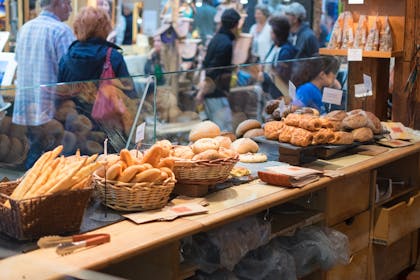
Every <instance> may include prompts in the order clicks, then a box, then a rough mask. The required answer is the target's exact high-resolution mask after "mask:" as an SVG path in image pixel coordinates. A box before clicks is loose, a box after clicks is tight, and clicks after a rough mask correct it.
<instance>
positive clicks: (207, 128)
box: [189, 121, 220, 142]
mask: <svg viewBox="0 0 420 280" xmlns="http://www.w3.org/2000/svg"><path fill="white" fill-rule="evenodd" d="M219 135H220V128H219V126H218V125H217V124H215V123H214V122H212V121H204V122H201V123H199V124H197V125H195V126H194V127H193V128H192V129H191V131H190V135H189V139H190V141H192V142H195V141H197V140H198V139H201V138H214V137H216V136H219Z"/></svg>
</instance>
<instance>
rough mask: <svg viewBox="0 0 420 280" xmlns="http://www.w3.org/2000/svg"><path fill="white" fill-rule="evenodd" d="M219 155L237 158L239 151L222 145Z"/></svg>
mask: <svg viewBox="0 0 420 280" xmlns="http://www.w3.org/2000/svg"><path fill="white" fill-rule="evenodd" d="M219 155H220V157H222V158H235V157H237V156H238V153H237V152H236V151H234V150H231V149H226V148H225V147H220V148H219Z"/></svg>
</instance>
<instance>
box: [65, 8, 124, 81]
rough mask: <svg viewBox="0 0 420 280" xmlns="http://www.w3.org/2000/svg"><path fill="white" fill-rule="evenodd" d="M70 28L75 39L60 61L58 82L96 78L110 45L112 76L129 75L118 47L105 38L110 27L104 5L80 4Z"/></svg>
mask: <svg viewBox="0 0 420 280" xmlns="http://www.w3.org/2000/svg"><path fill="white" fill-rule="evenodd" d="M73 28H74V33H75V34H76V37H77V40H76V41H74V42H73V43H72V44H71V46H70V47H69V49H68V52H67V54H66V55H65V56H64V57H63V58H62V59H61V61H60V65H59V74H58V82H72V81H85V80H97V79H99V78H100V76H101V73H102V68H103V65H104V62H105V58H106V55H107V51H108V49H109V48H111V56H110V60H111V65H112V69H113V70H114V73H115V76H116V77H127V76H129V74H128V70H127V65H126V64H125V61H124V58H123V56H122V54H121V53H120V52H119V50H121V49H120V48H119V47H118V46H117V45H115V44H113V43H111V42H108V41H107V40H106V37H107V36H108V34H109V32H110V30H112V27H111V21H110V18H109V16H108V14H107V13H106V12H105V11H104V10H103V9H99V8H93V7H85V8H83V9H82V10H81V11H80V12H79V14H78V15H77V17H76V19H75V21H74V23H73Z"/></svg>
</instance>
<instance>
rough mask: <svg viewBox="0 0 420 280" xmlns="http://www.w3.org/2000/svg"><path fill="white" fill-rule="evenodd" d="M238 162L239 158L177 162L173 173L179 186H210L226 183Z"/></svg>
mask: <svg viewBox="0 0 420 280" xmlns="http://www.w3.org/2000/svg"><path fill="white" fill-rule="evenodd" d="M238 161H239V156H237V157H234V158H222V159H216V160H210V161H209V160H197V161H194V160H177V161H175V166H174V169H173V172H174V174H175V178H176V180H177V184H178V183H179V184H184V185H209V186H210V185H215V184H218V183H222V182H224V181H226V180H227V178H228V177H229V173H230V171H231V170H232V168H233V167H234V166H235V164H236V163H237V162H238Z"/></svg>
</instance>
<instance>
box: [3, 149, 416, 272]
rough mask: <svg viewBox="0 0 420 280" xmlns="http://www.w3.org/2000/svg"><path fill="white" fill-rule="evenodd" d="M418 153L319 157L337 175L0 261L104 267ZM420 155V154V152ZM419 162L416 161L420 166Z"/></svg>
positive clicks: (14, 267) (213, 202)
mask: <svg viewBox="0 0 420 280" xmlns="http://www.w3.org/2000/svg"><path fill="white" fill-rule="evenodd" d="M419 152H420V143H416V144H414V145H411V146H408V147H404V148H399V149H389V150H387V151H385V152H383V153H381V154H379V155H376V156H367V155H359V154H356V155H351V156H346V157H342V158H338V159H334V160H329V161H321V160H318V161H316V162H314V163H312V164H310V165H309V167H313V168H317V169H323V170H327V169H330V170H337V171H339V173H340V174H341V176H339V177H334V178H329V177H323V178H321V179H320V180H319V181H317V182H314V183H311V184H308V185H306V186H305V187H303V188H295V189H287V188H282V187H275V186H270V185H267V184H265V183H262V182H261V181H260V180H254V181H252V182H249V183H246V184H242V185H238V186H233V187H230V188H227V189H224V190H221V191H218V192H215V193H212V194H209V195H208V196H207V197H206V198H205V199H206V200H207V201H208V202H209V205H208V209H209V212H208V213H207V214H202V215H197V216H189V217H184V218H180V219H177V220H175V221H172V222H154V223H148V224H142V225H135V224H134V223H131V222H129V221H122V222H119V223H116V224H113V225H110V226H107V227H104V228H102V229H99V230H97V231H96V232H100V233H110V234H111V242H110V243H107V244H103V245H100V246H97V247H93V248H89V249H86V250H81V251H78V252H76V253H74V254H71V255H68V256H64V257H61V256H58V255H57V254H56V253H55V252H54V250H53V249H42V250H35V251H32V252H29V253H26V254H21V255H18V256H14V257H10V258H6V259H3V260H2V261H0V274H1V275H2V277H3V278H4V279H23V278H26V279H31V278H37V279H39V278H42V279H44V278H52V277H57V276H59V275H77V274H74V273H75V272H80V270H82V269H100V268H103V267H106V266H108V265H110V264H112V263H115V262H118V261H122V260H124V259H129V258H130V257H132V256H135V255H138V254H141V253H143V252H146V251H148V250H151V249H153V248H157V247H161V246H163V245H166V244H170V243H172V242H176V241H177V240H179V239H181V238H183V237H186V236H189V235H192V234H195V233H197V232H200V231H207V230H209V229H212V228H215V227H218V226H220V225H223V224H226V223H228V222H230V221H233V220H237V219H240V218H241V217H244V216H247V215H251V214H254V213H258V212H260V211H263V210H265V209H267V208H270V207H272V206H275V205H279V204H282V203H285V202H287V201H290V200H292V199H295V198H299V197H302V196H305V195H307V194H309V193H311V192H314V191H317V190H321V189H323V188H326V186H331V185H334V184H330V183H334V182H335V181H338V180H341V179H343V178H345V179H346V180H348V179H349V178H351V176H355V175H357V174H361V173H364V174H366V172H369V171H370V170H374V169H376V168H378V167H381V166H383V165H386V164H388V163H390V162H393V161H397V160H399V159H402V158H404V157H406V156H410V155H415V154H416V153H417V155H418V153H419ZM419 158H420V157H419ZM418 163H419V161H417V165H418Z"/></svg>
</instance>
